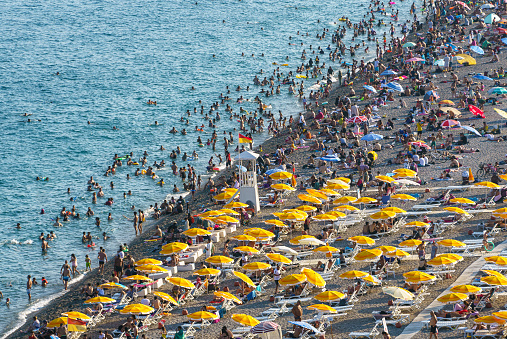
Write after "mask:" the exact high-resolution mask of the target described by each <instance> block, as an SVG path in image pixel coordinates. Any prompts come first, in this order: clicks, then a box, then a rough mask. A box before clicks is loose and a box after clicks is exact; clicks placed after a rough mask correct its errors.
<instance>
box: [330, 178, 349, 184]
mask: <svg viewBox="0 0 507 339" xmlns="http://www.w3.org/2000/svg"><path fill="white" fill-rule="evenodd" d="M327 182H334V183H338V184H340V183H345V184H350V182H351V180H350V178H345V177H338V178H334V179H329V180H328V181H327Z"/></svg>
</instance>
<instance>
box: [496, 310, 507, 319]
mask: <svg viewBox="0 0 507 339" xmlns="http://www.w3.org/2000/svg"><path fill="white" fill-rule="evenodd" d="M492 315H493V316H494V317H496V318H498V319H502V320H507V311H498V312H493V313H492Z"/></svg>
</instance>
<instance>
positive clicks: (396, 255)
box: [385, 249, 410, 258]
mask: <svg viewBox="0 0 507 339" xmlns="http://www.w3.org/2000/svg"><path fill="white" fill-rule="evenodd" d="M409 255H410V253H408V252H405V251H404V250H400V249H397V250H396V251H394V252H391V253H386V254H385V256H386V257H388V258H403V257H408V256H409Z"/></svg>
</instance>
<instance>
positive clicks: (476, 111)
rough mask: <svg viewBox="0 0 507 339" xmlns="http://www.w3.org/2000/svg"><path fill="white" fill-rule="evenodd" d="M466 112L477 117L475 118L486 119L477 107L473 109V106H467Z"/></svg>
mask: <svg viewBox="0 0 507 339" xmlns="http://www.w3.org/2000/svg"><path fill="white" fill-rule="evenodd" d="M468 110H469V111H470V112H472V114H473V115H475V116H477V117H481V118H483V119H485V118H486V116H485V115H484V112H483V111H481V110H480V109H479V108H478V107H475V106H474V105H468Z"/></svg>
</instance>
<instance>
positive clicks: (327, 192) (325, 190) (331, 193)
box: [296, 184, 340, 209]
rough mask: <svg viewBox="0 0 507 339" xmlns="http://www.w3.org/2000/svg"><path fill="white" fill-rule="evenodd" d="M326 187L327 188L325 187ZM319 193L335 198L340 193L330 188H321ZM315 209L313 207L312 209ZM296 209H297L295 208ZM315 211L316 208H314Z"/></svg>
mask: <svg viewBox="0 0 507 339" xmlns="http://www.w3.org/2000/svg"><path fill="white" fill-rule="evenodd" d="M331 185H337V184H331ZM326 187H327V186H326ZM319 192H321V193H324V194H325V195H328V196H335V195H340V193H338V192H336V191H333V190H332V189H331V188H321V189H320V190H319ZM308 207H313V206H308ZM313 208H315V207H313ZM296 209H297V208H296ZM315 209H316V208H315Z"/></svg>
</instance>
